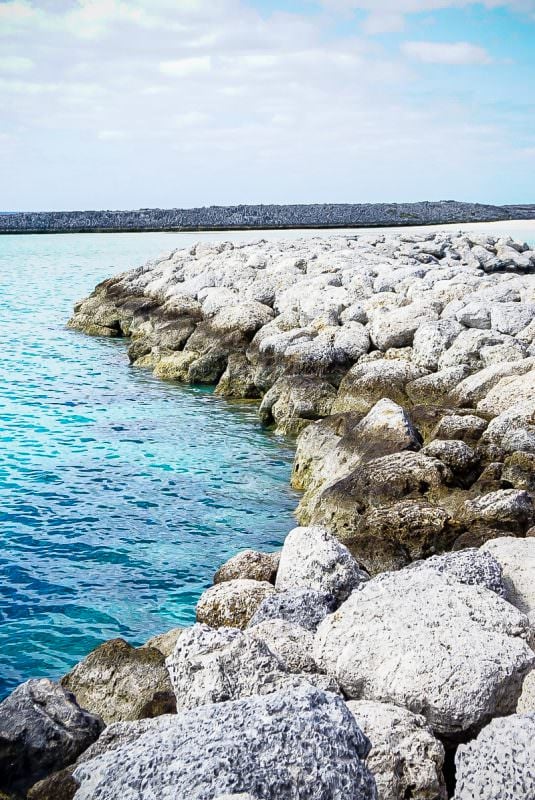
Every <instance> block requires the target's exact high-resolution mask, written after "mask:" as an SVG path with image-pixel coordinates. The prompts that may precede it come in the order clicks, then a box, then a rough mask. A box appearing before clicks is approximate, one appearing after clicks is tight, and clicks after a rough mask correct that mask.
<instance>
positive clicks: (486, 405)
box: [477, 359, 535, 416]
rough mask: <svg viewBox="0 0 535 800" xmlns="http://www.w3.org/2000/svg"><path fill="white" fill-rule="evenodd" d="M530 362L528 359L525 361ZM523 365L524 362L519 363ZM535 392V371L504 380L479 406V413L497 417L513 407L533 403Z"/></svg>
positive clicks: (499, 382)
mask: <svg viewBox="0 0 535 800" xmlns="http://www.w3.org/2000/svg"><path fill="white" fill-rule="evenodd" d="M525 361H528V359H525ZM519 363H520V364H523V362H522V361H521V362H519ZM534 391H535V369H532V370H531V371H530V372H526V373H525V374H523V373H521V374H517V375H516V376H515V375H513V376H510V377H505V378H502V379H501V380H500V381H498V383H497V384H496V385H495V386H494V388H492V389H491V390H490V391H489V393H488V394H487V395H486V397H484V398H483V399H482V400H480V401H479V403H478V404H477V409H478V411H481V412H483V413H484V414H490V415H492V416H497V415H498V414H501V413H503V412H504V411H507V410H508V409H509V408H511V407H512V406H515V405H518V404H519V403H522V401H524V400H525V401H531V400H532V399H533V393H534Z"/></svg>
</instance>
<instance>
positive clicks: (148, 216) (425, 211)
mask: <svg viewBox="0 0 535 800" xmlns="http://www.w3.org/2000/svg"><path fill="white" fill-rule="evenodd" d="M517 219H520V220H522V219H535V205H507V206H496V205H485V204H482V203H461V202H457V201H455V200H447V201H438V202H419V203H319V204H312V205H238V206H209V207H206V208H187V209H180V208H171V209H161V208H142V209H138V210H135V211H109V210H108V211H28V212H14V213H6V214H0V234H2V233H3V234H9V233H11V234H20V233H123V232H127V231H129V232H136V231H202V230H206V231H209V230H248V229H255V228H258V229H267V230H269V229H284V228H352V227H355V228H359V227H379V226H409V225H443V224H448V223H465V222H494V221H499V220H517Z"/></svg>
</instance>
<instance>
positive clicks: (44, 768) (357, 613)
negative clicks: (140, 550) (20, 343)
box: [0, 234, 535, 800]
mask: <svg viewBox="0 0 535 800" xmlns="http://www.w3.org/2000/svg"><path fill="white" fill-rule="evenodd" d="M71 326H72V327H74V328H77V329H80V330H84V331H86V332H88V333H93V334H99V335H106V336H128V337H130V341H131V344H130V351H129V352H130V357H131V360H132V361H133V362H134V363H135V364H136V365H138V366H145V367H151V368H152V369H153V370H154V371H155V373H156V374H158V375H160V376H161V377H164V378H166V379H171V380H184V381H193V382H195V381H204V382H208V383H216V384H217V391H218V392H219V393H221V394H224V395H226V396H234V397H250V398H255V397H256V398H258V399H261V400H262V402H261V404H260V415H261V418H262V420H263V421H264V422H265V423H266V424H272V425H274V426H276V427H277V428H278V429H279V430H280V431H284V432H292V433H298V434H299V437H298V440H297V452H296V458H295V464H294V470H293V477H292V481H293V484H294V486H295V487H296V488H298V489H300V490H301V491H302V492H303V495H302V499H301V503H300V505H299V508H298V510H297V515H298V518H299V521H300V523H301V524H300V527H297V528H296V529H295V530H293V531H292V532H291V533H290V534H289V535H288V537H287V538H286V541H285V542H284V545H283V547H282V550H281V552H280V553H278V554H262V553H256V552H254V551H250V550H249V551H244V552H243V553H240V554H238V555H236V556H235V557H234V558H232V559H230V561H228V562H227V563H226V564H224V565H222V566H221V567H220V569H219V570H218V571H217V573H216V576H215V578H214V585H213V586H212V587H210V588H208V589H207V590H206V591H205V592H204V594H203V595H202V596H201V598H200V600H199V603H198V606H197V623H196V624H195V625H193V626H192V627H190V628H188V629H186V630H184V631H179V630H174V631H170V632H169V633H167V634H163V635H162V636H160V637H156V638H155V639H153V640H151V641H150V642H148V643H147V644H146V645H145V646H144V647H141V648H132V647H130V646H129V645H128V644H127V643H125V642H122V641H121V640H114V641H112V642H108V643H106V644H104V645H102V646H101V647H100V648H98V649H97V650H96V651H94V652H93V653H92V654H90V655H89V656H88V657H87V658H86V659H84V661H82V662H81V663H80V664H78V665H77V666H76V667H74V669H73V670H72V671H71V672H70V673H69V675H67V676H65V678H64V679H63V680H62V686H61V685H58V684H54V683H52V682H50V681H37V682H34V681H30V682H29V683H28V684H23V686H21V687H19V688H18V689H17V690H16V691H15V692H14V693H13V694H12V695H11V696H10V697H8V698H7V699H6V700H5V701H4V702H3V703H2V704H0V792H1V791H2V790H4V791H6V792H9V793H11V797H19V796H20V794H21V793H24V792H26V791H27V790H28V789H29V791H28V794H27V796H28V798H29V799H30V800H47V799H48V800H51V799H52V798H54V800H58V799H59V798H61V800H63V798H65V800H72V798H76V800H85V798H87V800H89V798H97V797H98V798H101V799H102V800H107V798H109V800H112V799H114V798H117V797H124V798H125V800H142V799H143V798H147V797H161V798H167V797H169V798H170V797H173V798H175V800H208V798H209V799H210V800H216V798H217V799H218V800H224V799H225V798H226V800H230V798H232V800H269V799H270V798H277V800H407V798H409V797H412V798H414V799H415V800H445V798H446V797H448V796H449V797H455V798H456V800H468V798H476V797H477V798H481V800H495V799H496V800H498V798H500V799H501V798H507V800H509V799H510V800H525V798H528V797H532V796H535V770H534V768H533V733H534V715H535V700H534V697H535V691H534V687H535V652H534V650H533V646H534V644H535V622H534V619H535V618H534V614H535V610H534V609H535V594H534V591H533V586H534V585H535V536H534V535H533V534H534V532H535V528H534V527H533V525H534V506H533V493H534V492H535V422H534V420H535V399H534V398H535V395H534V394H533V391H532V390H533V387H534V386H535V251H532V250H530V249H529V248H528V247H527V246H526V245H523V244H520V243H517V242H513V241H512V240H503V239H495V238H493V237H470V236H466V235H458V236H456V235H450V234H448V235H446V234H438V235H435V234H423V235H420V236H413V235H406V236H405V235H402V236H398V237H396V238H393V239H388V238H386V237H384V236H382V235H379V234H378V235H376V236H373V237H354V238H345V237H344V238H335V239H328V240H325V239H314V240H308V241H306V242H305V241H302V242H301V241H300V242H295V243H292V244H288V243H286V244H268V243H266V242H260V243H257V244H255V245H246V246H242V247H234V246H232V245H230V244H224V245H218V246H207V245H197V246H195V247H193V248H191V249H190V250H188V251H177V252H175V253H172V254H171V255H170V256H169V257H167V258H165V259H161V260H159V261H157V262H154V263H151V264H148V265H146V266H145V267H143V268H140V269H138V270H134V271H132V272H129V273H125V274H124V275H122V276H119V277H118V278H115V279H111V280H110V281H107V282H105V283H104V284H101V285H100V286H99V287H97V289H96V290H95V292H94V294H93V295H92V296H91V297H90V298H88V299H87V300H85V301H83V302H81V303H80V304H79V305H78V306H77V308H76V311H75V315H74V317H73V320H72V321H71ZM67 689H69V690H70V691H72V692H73V693H74V695H75V696H73V695H72V694H70V693H69V692H68V691H67ZM175 708H176V710H177V711H176V713H170V712H174V710H175ZM84 709H88V710H84ZM96 714H98V715H99V716H96ZM101 717H102V719H101ZM151 717H156V718H152V719H151ZM103 720H104V721H103ZM104 723H107V724H108V727H107V728H105V730H104V732H102V728H103V727H104ZM95 740H96V741H95ZM454 762H455V769H453V763H454ZM40 779H41V780H40ZM36 781H40V782H39V783H36ZM32 784H35V785H34V786H33V787H32V788H29V787H30V786H32Z"/></svg>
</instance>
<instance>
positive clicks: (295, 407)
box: [259, 375, 336, 434]
mask: <svg viewBox="0 0 535 800" xmlns="http://www.w3.org/2000/svg"><path fill="white" fill-rule="evenodd" d="M335 398H336V390H335V389H334V387H333V386H332V385H331V384H330V383H328V381H325V380H322V379H321V378H317V377H314V376H307V375H304V376H299V375H291V376H284V377H282V378H279V380H278V381H276V383H275V384H274V385H273V386H272V388H271V389H270V390H269V391H268V392H267V394H266V395H265V396H264V398H263V400H262V403H261V405H260V410H259V415H260V419H261V420H262V422H263V423H264V424H266V425H270V424H271V423H273V422H274V423H275V424H276V430H277V432H278V433H285V434H296V433H299V432H300V431H301V430H302V429H303V427H305V426H306V425H307V424H309V422H310V421H312V420H316V419H320V418H321V417H326V416H327V415H328V414H329V413H330V411H331V407H332V405H333V403H334V400H335Z"/></svg>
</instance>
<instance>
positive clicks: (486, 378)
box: [451, 358, 533, 413]
mask: <svg viewBox="0 0 535 800" xmlns="http://www.w3.org/2000/svg"><path fill="white" fill-rule="evenodd" d="M532 367H533V359H531V358H525V359H521V360H517V361H513V362H505V363H499V364H492V365H491V366H490V367H485V368H484V369H481V370H479V371H478V372H476V373H474V374H473V375H470V376H469V377H468V378H465V379H464V380H463V381H461V382H460V384H459V385H458V386H457V388H456V389H455V390H454V391H453V392H452V393H451V401H452V402H453V403H455V404H456V405H458V406H464V407H475V406H476V405H477V406H478V408H479V405H478V403H479V401H482V400H484V399H485V398H486V397H487V396H488V395H489V393H490V392H491V390H492V389H493V388H494V387H495V386H497V385H500V384H501V383H502V381H503V380H504V379H508V378H510V377H511V376H522V375H525V374H526V373H527V372H529V371H530V369H532ZM481 410H483V409H481ZM496 413H499V412H496Z"/></svg>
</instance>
